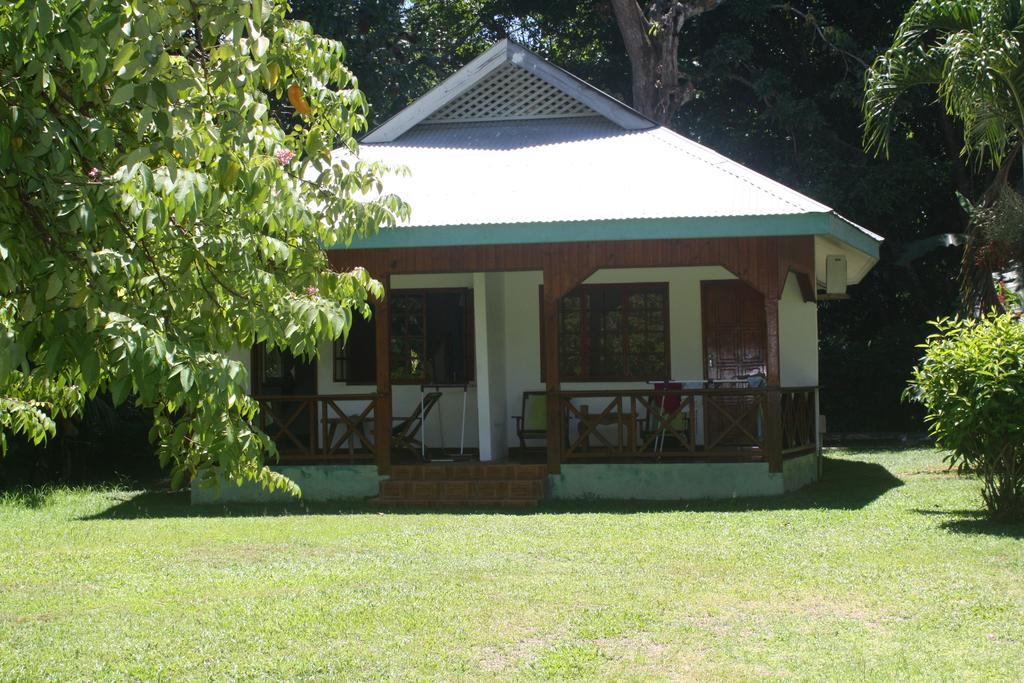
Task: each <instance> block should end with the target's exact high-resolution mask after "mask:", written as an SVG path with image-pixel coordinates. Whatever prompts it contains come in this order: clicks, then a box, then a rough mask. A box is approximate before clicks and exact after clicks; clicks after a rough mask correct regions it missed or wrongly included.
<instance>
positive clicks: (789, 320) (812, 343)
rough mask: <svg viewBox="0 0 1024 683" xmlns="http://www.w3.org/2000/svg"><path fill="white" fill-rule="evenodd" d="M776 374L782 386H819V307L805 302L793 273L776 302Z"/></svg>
mask: <svg viewBox="0 0 1024 683" xmlns="http://www.w3.org/2000/svg"><path fill="white" fill-rule="evenodd" d="M779 374H780V375H781V377H780V379H781V380H782V386H784V387H810V386H817V384H818V305H817V304H816V303H815V302H813V301H811V302H805V301H804V299H803V295H802V294H801V293H800V285H799V284H798V283H797V280H796V275H794V274H793V273H790V274H789V277H787V278H786V287H785V289H783V290H782V297H781V298H780V299H779Z"/></svg>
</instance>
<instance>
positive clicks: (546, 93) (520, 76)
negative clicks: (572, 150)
mask: <svg viewBox="0 0 1024 683" xmlns="http://www.w3.org/2000/svg"><path fill="white" fill-rule="evenodd" d="M597 115H598V114H597V112H595V111H594V110H593V109H591V108H590V107H588V106H587V105H585V104H583V103H582V102H580V101H579V100H577V99H575V98H574V97H570V96H569V95H566V94H565V93H564V92H562V91H561V90H559V89H558V88H556V87H554V86H553V85H551V84H549V83H548V82H547V81H544V80H542V79H541V78H539V77H537V76H535V75H533V74H532V73H530V72H529V71H527V70H526V69H522V68H520V67H518V66H515V65H513V64H505V65H504V66H502V67H501V68H499V69H497V70H496V71H495V72H494V73H492V74H491V75H490V76H488V77H487V78H485V79H484V80H482V81H480V82H479V83H478V84H476V85H475V86H473V87H472V88H470V89H469V90H468V91H466V92H464V93H462V94H461V95H459V96H458V97H456V98H455V99H454V100H452V101H451V102H449V103H448V104H446V105H444V106H443V107H441V108H440V109H438V110H437V111H436V112H434V113H433V114H431V115H430V116H429V117H427V118H426V119H425V120H424V121H423V123H428V124H429V123H454V122H458V121H509V120H517V119H554V118H565V117H570V116H597Z"/></svg>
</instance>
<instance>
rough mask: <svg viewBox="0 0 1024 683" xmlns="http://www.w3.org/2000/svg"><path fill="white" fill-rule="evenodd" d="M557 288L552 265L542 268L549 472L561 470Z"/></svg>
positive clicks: (561, 438)
mask: <svg viewBox="0 0 1024 683" xmlns="http://www.w3.org/2000/svg"><path fill="white" fill-rule="evenodd" d="M558 290H559V287H558V285H557V283H556V276H555V272H554V268H553V267H551V266H545V268H544V365H545V389H546V390H547V396H548V472H549V473H551V474H558V473H559V472H561V471H562V442H563V441H564V439H563V437H562V420H561V419H560V418H561V412H562V411H561V404H560V402H559V400H558V397H557V396H556V394H557V392H558V391H559V390H560V389H561V388H562V382H561V377H560V374H561V373H560V370H561V368H559V364H558V301H559V299H560V296H559V291H558Z"/></svg>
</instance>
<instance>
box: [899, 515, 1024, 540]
mask: <svg viewBox="0 0 1024 683" xmlns="http://www.w3.org/2000/svg"><path fill="white" fill-rule="evenodd" d="M914 512H916V513H918V514H919V515H934V516H938V517H955V518H956V519H947V520H945V521H943V522H940V523H939V528H941V529H945V530H946V531H952V532H953V533H957V534H972V535H981V536H1002V537H1004V538H1024V521H1021V522H1004V521H997V520H994V519H990V518H989V517H988V515H986V514H985V512H984V511H983V510H943V509H941V508H938V509H935V510H920V509H919V510H914Z"/></svg>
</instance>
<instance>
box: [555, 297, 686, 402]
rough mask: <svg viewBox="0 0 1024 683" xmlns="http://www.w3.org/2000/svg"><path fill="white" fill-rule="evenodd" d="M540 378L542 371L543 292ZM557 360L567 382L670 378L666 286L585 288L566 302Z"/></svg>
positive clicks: (561, 321) (561, 310) (564, 303)
mask: <svg viewBox="0 0 1024 683" xmlns="http://www.w3.org/2000/svg"><path fill="white" fill-rule="evenodd" d="M540 300H541V377H542V379H543V376H544V373H545V367H544V353H543V349H544V316H543V307H544V306H543V300H544V294H543V287H542V289H541V299H540ZM560 303H561V305H560V308H559V340H558V341H559V348H558V359H559V369H560V371H561V377H562V379H563V380H567V381H584V382H585V381H630V380H649V379H666V378H668V377H669V376H670V375H671V369H670V358H669V315H668V310H669V308H668V284H666V283H642V284H614V285H581V286H580V287H577V288H576V289H574V290H573V291H572V292H570V293H569V294H567V295H566V296H565V297H563V298H562V301H561V302H560Z"/></svg>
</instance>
